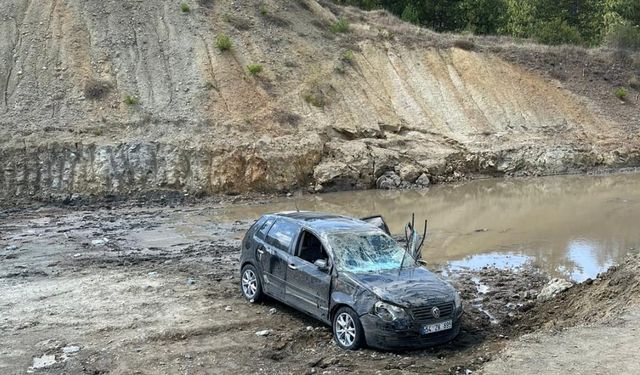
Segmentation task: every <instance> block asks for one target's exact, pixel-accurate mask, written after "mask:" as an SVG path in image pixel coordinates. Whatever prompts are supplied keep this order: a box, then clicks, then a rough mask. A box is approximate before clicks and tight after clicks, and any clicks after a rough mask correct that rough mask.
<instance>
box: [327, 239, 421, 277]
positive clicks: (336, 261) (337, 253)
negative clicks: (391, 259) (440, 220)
mask: <svg viewBox="0 0 640 375" xmlns="http://www.w3.org/2000/svg"><path fill="white" fill-rule="evenodd" d="M344 234H351V235H355V236H362V235H368V234H371V235H373V234H375V235H379V236H382V237H384V238H387V239H389V240H390V241H392V242H393V244H395V245H396V246H397V247H398V248H399V249H402V251H403V253H404V258H403V260H402V262H400V261H398V263H399V264H398V265H397V266H396V267H393V268H379V269H372V270H361V271H358V270H354V269H349V268H345V267H344V266H343V265H342V262H341V259H342V256H343V255H344V252H342V251H341V250H340V248H338V246H337V245H336V243H335V240H334V239H333V237H334V236H336V235H338V236H339V235H344ZM323 237H324V240H325V241H326V244H327V245H328V247H329V248H330V252H331V255H332V258H333V266H334V268H335V269H336V271H338V272H351V273H355V274H357V273H379V272H388V271H399V270H401V269H405V268H411V267H415V266H417V265H418V264H417V260H416V259H415V258H414V257H413V256H412V255H411V253H410V252H409V251H407V248H406V246H403V245H402V244H400V243H399V242H398V241H397V240H396V239H395V238H393V237H392V236H390V235H388V234H387V233H385V232H384V231H383V230H381V229H378V228H371V229H364V230H358V231H354V230H347V231H335V232H329V233H326V234H325V235H324V236H323ZM373 264H375V263H373Z"/></svg>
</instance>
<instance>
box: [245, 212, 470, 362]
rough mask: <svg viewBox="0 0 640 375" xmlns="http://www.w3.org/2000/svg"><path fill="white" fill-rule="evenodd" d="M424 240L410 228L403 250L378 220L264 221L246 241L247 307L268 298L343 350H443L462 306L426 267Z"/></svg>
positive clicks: (312, 215) (288, 215) (308, 216)
mask: <svg viewBox="0 0 640 375" xmlns="http://www.w3.org/2000/svg"><path fill="white" fill-rule="evenodd" d="M425 226H426V223H425ZM425 233H426V227H425ZM419 238H420V236H419V235H418V234H417V233H416V231H415V230H414V229H413V224H412V223H409V224H408V225H407V227H405V239H406V245H404V246H403V245H401V244H400V243H399V242H398V241H396V240H395V239H393V238H392V237H391V236H390V234H389V229H388V227H387V225H386V224H385V222H384V220H383V219H382V218H381V217H380V216H374V217H370V218H365V219H354V218H349V217H345V216H339V215H333V214H326V213H318V212H300V211H295V212H282V213H277V214H269V215H264V216H262V217H261V218H260V219H259V220H258V221H256V222H255V223H254V224H253V226H252V227H251V228H250V229H249V230H248V232H247V234H246V235H245V238H244V239H243V241H242V255H241V259H240V264H241V269H240V284H241V285H240V286H241V289H242V293H243V295H244V296H245V298H246V299H247V300H249V301H250V302H257V301H259V300H260V299H262V298H263V297H264V296H269V297H271V298H274V299H276V300H279V301H281V302H284V303H285V304H288V305H290V306H292V307H294V308H296V309H298V310H301V311H303V312H305V313H307V314H309V315H311V316H313V317H315V318H317V319H319V320H321V321H322V322H324V323H326V324H329V325H331V326H332V327H333V335H334V339H335V342H336V343H337V344H338V345H339V346H340V347H341V348H344V349H351V350H353V349H358V348H359V347H362V346H364V345H368V346H371V347H375V348H380V349H418V348H423V347H427V346H431V345H436V344H440V343H444V342H447V341H449V340H451V339H453V338H454V337H455V336H456V335H457V334H458V332H459V330H460V317H461V315H462V303H461V300H460V295H459V294H458V292H457V291H456V290H455V289H454V288H453V287H452V286H451V285H449V284H448V283H447V282H445V281H443V280H442V279H440V278H439V277H438V276H436V275H435V274H434V273H432V272H431V271H429V270H427V269H426V268H425V266H424V265H425V263H424V262H423V261H422V260H421V259H420V256H419V253H420V251H419V249H420V246H421V243H420V244H419ZM422 238H424V235H423V237H422ZM423 241H424V240H423Z"/></svg>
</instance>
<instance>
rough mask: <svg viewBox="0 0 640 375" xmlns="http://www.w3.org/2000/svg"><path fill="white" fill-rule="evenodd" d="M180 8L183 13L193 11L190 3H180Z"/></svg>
mask: <svg viewBox="0 0 640 375" xmlns="http://www.w3.org/2000/svg"><path fill="white" fill-rule="evenodd" d="M180 10H181V11H182V13H189V12H191V8H190V7H189V4H187V3H180Z"/></svg>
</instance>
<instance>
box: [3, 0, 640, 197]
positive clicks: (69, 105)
mask: <svg viewBox="0 0 640 375" xmlns="http://www.w3.org/2000/svg"><path fill="white" fill-rule="evenodd" d="M189 7H190V11H189V12H183V11H181V9H180V6H179V4H177V3H175V2H171V1H146V2H142V1H97V0H45V1H38V2H35V1H31V0H12V1H9V2H8V3H7V4H5V6H3V7H2V8H1V9H0V34H2V35H3V36H4V37H3V38H0V59H1V61H2V64H1V65H0V87H2V90H3V91H2V98H1V99H2V100H0V137H1V139H2V140H3V141H2V143H1V145H0V162H1V163H2V169H1V170H0V172H1V173H0V191H1V193H0V195H1V196H2V197H4V198H5V199H7V198H10V197H14V196H34V197H37V198H44V199H47V198H51V197H64V196H67V195H70V194H72V193H79V194H96V195H102V194H127V193H130V192H135V191H144V190H162V189H173V190H181V191H186V192H190V193H220V192H224V193H229V192H247V191H281V190H290V189H297V188H310V189H313V190H316V191H321V190H329V189H336V188H339V189H344V188H367V187H373V186H375V183H376V179H377V178H378V177H379V176H381V175H382V174H384V173H385V172H388V171H395V172H396V174H397V175H398V176H399V177H400V179H399V180H398V179H396V180H393V179H392V182H393V183H397V184H401V185H406V184H410V183H413V182H414V181H415V180H416V179H417V178H418V177H420V176H422V175H424V176H423V179H422V180H421V181H425V179H424V177H428V178H429V179H430V180H431V181H432V182H441V181H447V180H451V179H459V178H464V177H465V176H473V175H477V174H488V175H501V174H550V173H562V172H568V171H575V170H592V169H598V168H616V167H625V166H637V165H639V164H640V148H639V145H640V139H639V135H638V134H639V133H638V128H639V127H640V115H639V112H640V105H639V104H638V101H637V100H636V99H635V93H633V95H632V97H631V98H630V99H629V100H627V102H626V103H623V102H621V101H620V100H618V99H617V98H616V97H615V96H614V95H613V90H614V89H615V87H617V86H618V85H621V84H624V82H626V80H628V79H629V77H630V76H631V75H633V74H637V73H638V72H636V71H635V70H638V66H640V59H639V58H638V56H635V57H634V56H622V57H620V56H619V54H616V53H610V52H608V51H603V50H590V51H586V50H581V49H570V48H562V47H560V48H547V47H541V46H536V45H530V44H526V43H515V42H513V41H510V40H503V39H495V38H479V37H473V38H471V39H468V38H463V37H457V36H452V35H439V34H434V33H432V32H429V31H428V30H424V29H419V28H416V27H413V26H410V25H407V24H404V23H402V22H400V21H398V20H397V19H395V18H394V17H391V16H389V15H388V14H386V13H384V12H369V13H368V12H362V11H359V10H355V9H352V8H342V7H338V6H335V5H332V4H330V3H325V2H322V1H321V2H317V1H314V0H300V1H266V2H262V1H246V2H245V1H242V2H240V1H235V2H232V1H206V0H200V2H199V3H196V2H195V1H194V2H193V3H189ZM339 17H344V18H345V19H348V20H349V23H350V27H349V31H348V32H346V33H334V32H332V31H331V25H332V24H333V23H335V22H336V21H337V20H338V18H339ZM221 34H225V35H228V36H229V37H230V39H231V41H232V43H233V47H232V48H231V50H229V51H220V50H219V49H217V48H216V45H215V44H216V42H215V41H216V37H217V36H219V35H221ZM461 39H465V40H467V41H468V42H467V43H457V42H456V40H461ZM469 41H470V42H469ZM456 46H457V47H456ZM459 47H463V48H459ZM634 59H635V60H634ZM249 64H261V65H262V67H263V71H262V72H260V73H258V74H256V75H253V74H250V73H249V72H248V70H247V68H246V67H247V65H249ZM126 97H129V98H128V100H124V99H125V98H126ZM127 101H128V103H127ZM136 101H139V103H137V104H136Z"/></svg>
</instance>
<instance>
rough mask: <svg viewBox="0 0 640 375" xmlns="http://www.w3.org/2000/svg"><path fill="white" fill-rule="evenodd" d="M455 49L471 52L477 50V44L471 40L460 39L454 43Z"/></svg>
mask: <svg viewBox="0 0 640 375" xmlns="http://www.w3.org/2000/svg"><path fill="white" fill-rule="evenodd" d="M453 45H454V47H456V48H460V49H463V50H465V51H471V50H473V49H474V48H475V46H476V44H475V43H474V42H473V41H471V40H469V39H458V40H456V41H455V42H453Z"/></svg>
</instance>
